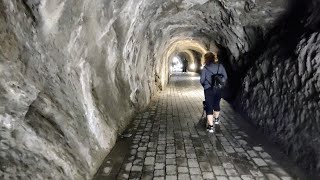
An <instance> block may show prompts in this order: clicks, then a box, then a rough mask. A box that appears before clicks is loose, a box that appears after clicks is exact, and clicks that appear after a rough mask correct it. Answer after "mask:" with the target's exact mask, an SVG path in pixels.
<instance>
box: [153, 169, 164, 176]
mask: <svg viewBox="0 0 320 180" xmlns="http://www.w3.org/2000/svg"><path fill="white" fill-rule="evenodd" d="M164 175H165V174H164V170H155V171H154V176H164Z"/></svg>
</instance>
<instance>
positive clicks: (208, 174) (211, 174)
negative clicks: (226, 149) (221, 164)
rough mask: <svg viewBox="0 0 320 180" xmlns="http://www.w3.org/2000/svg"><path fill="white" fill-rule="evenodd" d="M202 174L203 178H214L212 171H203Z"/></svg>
mask: <svg viewBox="0 0 320 180" xmlns="http://www.w3.org/2000/svg"><path fill="white" fill-rule="evenodd" d="M202 174H203V178H204V179H214V175H213V172H203V173H202Z"/></svg>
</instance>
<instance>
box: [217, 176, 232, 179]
mask: <svg viewBox="0 0 320 180" xmlns="http://www.w3.org/2000/svg"><path fill="white" fill-rule="evenodd" d="M216 179H217V180H229V178H228V177H226V176H216Z"/></svg>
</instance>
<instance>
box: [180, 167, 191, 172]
mask: <svg viewBox="0 0 320 180" xmlns="http://www.w3.org/2000/svg"><path fill="white" fill-rule="evenodd" d="M188 172H189V170H188V168H187V167H178V173H188Z"/></svg>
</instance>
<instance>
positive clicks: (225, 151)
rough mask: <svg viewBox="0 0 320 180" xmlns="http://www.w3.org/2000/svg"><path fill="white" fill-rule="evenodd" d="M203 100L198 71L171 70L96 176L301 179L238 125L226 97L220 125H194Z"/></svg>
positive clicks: (277, 155)
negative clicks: (212, 130)
mask: <svg viewBox="0 0 320 180" xmlns="http://www.w3.org/2000/svg"><path fill="white" fill-rule="evenodd" d="M203 99H204V97H203V90H202V87H201V86H200V84H199V77H198V76H197V75H196V74H192V73H189V74H176V75H173V76H172V77H171V80H170V84H169V86H168V88H167V89H166V90H164V91H163V92H161V93H160V94H159V95H158V96H157V97H156V98H154V100H153V101H152V103H151V104H150V106H149V108H148V109H147V110H146V111H144V112H142V113H140V114H138V115H137V116H136V117H135V118H134V120H133V124H132V125H131V127H130V128H129V129H128V130H127V132H126V133H127V134H126V136H125V137H123V138H122V139H121V138H120V139H119V142H118V143H117V144H116V146H115V148H114V149H113V150H112V152H111V153H110V155H109V156H108V157H107V158H106V160H105V162H104V164H103V165H102V167H101V168H100V170H99V172H98V173H97V175H96V177H95V179H96V180H100V179H119V180H122V179H123V180H125V179H146V180H147V179H154V180H162V179H163V180H164V179H166V180H174V179H183V180H187V179H195V180H201V179H216V180H228V179H229V180H255V179H258V180H263V179H270V180H278V179H279V180H291V179H301V178H299V177H300V176H299V175H297V174H296V173H295V172H296V170H295V169H296V167H294V165H291V164H290V162H285V163H282V164H289V165H288V166H287V165H285V167H284V166H282V165H280V164H279V161H280V162H281V161H282V160H281V158H282V157H281V158H280V157H279V156H280V155H279V154H280V153H277V151H276V153H274V154H275V156H273V155H271V154H269V153H268V152H267V151H266V150H265V149H264V146H262V145H259V142H258V143H257V142H255V140H254V137H251V135H248V134H247V133H246V132H245V131H244V130H243V129H241V128H240V127H239V125H237V124H239V122H242V121H243V120H242V119H241V117H240V116H239V115H237V114H236V113H235V112H234V110H233V109H232V107H231V106H230V105H229V104H228V103H227V102H226V101H222V102H221V109H222V112H221V125H220V127H217V128H216V132H215V133H213V134H209V133H208V132H207V131H206V130H205V128H204V127H202V126H200V125H199V124H198V122H199V118H200V117H201V113H202V110H203V107H202V101H203ZM237 121H238V123H236V122H237ZM131 134H132V136H131V137H129V136H130V135H131ZM262 141H264V140H263V139H262ZM260 143H261V144H263V142H260ZM272 152H273V151H272ZM284 159H285V157H284ZM276 160H277V161H276ZM285 161H287V160H285ZM282 162H283V161H282ZM291 167H293V168H291ZM288 170H291V172H290V173H289V171H288Z"/></svg>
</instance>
